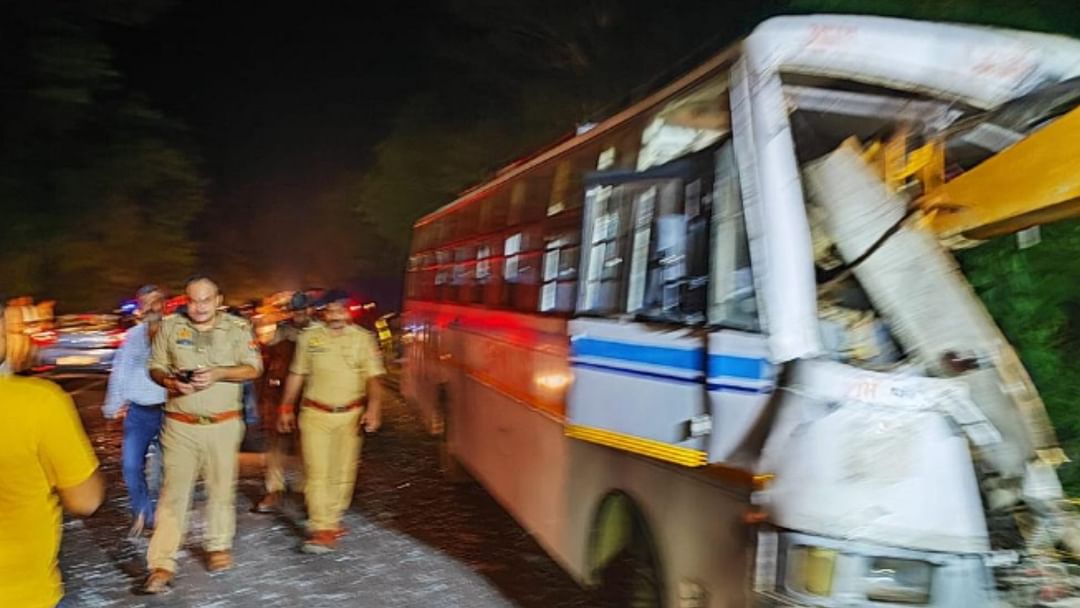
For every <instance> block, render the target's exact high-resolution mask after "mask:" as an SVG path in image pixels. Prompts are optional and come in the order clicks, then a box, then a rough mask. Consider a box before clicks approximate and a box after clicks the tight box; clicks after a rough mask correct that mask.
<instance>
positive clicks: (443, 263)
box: [434, 249, 453, 302]
mask: <svg viewBox="0 0 1080 608" xmlns="http://www.w3.org/2000/svg"><path fill="white" fill-rule="evenodd" d="M452 261H453V257H452V256H451V255H450V250H448V249H444V250H442V251H437V252H435V298H434V299H436V300H439V301H440V302H447V301H450V300H452V299H453V285H452V284H451V280H450V279H451V276H450V274H451V272H452V271H453V264H452V263H451V262H452Z"/></svg>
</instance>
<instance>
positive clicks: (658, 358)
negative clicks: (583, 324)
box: [570, 338, 705, 371]
mask: <svg viewBox="0 0 1080 608" xmlns="http://www.w3.org/2000/svg"><path fill="white" fill-rule="evenodd" d="M570 353H571V355H573V356H575V357H603V358H605V359H619V360H621V361H629V362H632V363H645V364H649V365H663V366H664V367H673V368H677V369H688V370H693V371H704V369H705V351H704V350H702V349H700V348H695V349H690V350H687V349H682V348H668V347H665V346H643V345H641V344H627V343H625V342H612V341H609V340H597V339H596V338H575V339H572V340H571V341H570Z"/></svg>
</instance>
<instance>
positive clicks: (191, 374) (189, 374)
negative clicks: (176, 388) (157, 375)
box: [176, 369, 195, 384]
mask: <svg viewBox="0 0 1080 608" xmlns="http://www.w3.org/2000/svg"><path fill="white" fill-rule="evenodd" d="M194 378H195V370H193V369H182V370H180V371H178V372H176V379H177V380H179V381H180V382H183V383H184V384H191V381H192V380H193V379H194Z"/></svg>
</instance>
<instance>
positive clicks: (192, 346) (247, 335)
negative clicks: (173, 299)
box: [150, 313, 262, 416]
mask: <svg viewBox="0 0 1080 608" xmlns="http://www.w3.org/2000/svg"><path fill="white" fill-rule="evenodd" d="M233 365H250V366H252V367H254V368H255V369H257V370H259V371H260V372H261V371H262V357H261V356H260V355H259V345H258V343H257V342H256V341H255V336H254V335H253V334H252V332H251V324H250V323H248V322H247V321H245V320H244V319H241V318H240V317H235V316H233V315H229V314H225V313H218V315H217V317H216V319H215V320H214V326H213V327H212V328H211V329H209V330H207V331H202V332H201V331H199V330H197V329H195V326H194V325H192V323H191V320H190V319H188V318H187V317H186V316H184V315H171V316H168V317H165V319H164V320H163V321H162V322H161V330H160V331H158V333H157V335H156V336H155V337H154V343H153V345H152V346H151V348H150V369H151V370H154V369H160V370H162V371H164V372H166V373H170V374H171V373H175V372H178V371H183V370H195V369H199V368H203V367H228V366H233ZM242 391H243V383H242V382H215V383H214V384H213V385H211V386H210V387H209V388H207V389H205V390H201V391H196V392H194V393H192V394H190V395H170V396H169V401H168V403H166V404H165V410H166V411H169V412H183V413H185V414H193V415H196V416H207V415H210V414H218V413H221V412H228V411H233V410H238V409H240V408H241V407H242V406H241V398H242Z"/></svg>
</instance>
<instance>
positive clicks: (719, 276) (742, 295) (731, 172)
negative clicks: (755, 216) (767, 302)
mask: <svg viewBox="0 0 1080 608" xmlns="http://www.w3.org/2000/svg"><path fill="white" fill-rule="evenodd" d="M712 237H713V238H712V241H713V247H712V260H711V266H712V278H711V281H710V289H709V323H710V324H712V325H721V326H725V327H733V328H737V329H745V330H748V331H760V330H761V326H760V322H759V319H758V312H757V300H756V299H755V295H754V274H753V269H752V268H751V266H750V251H749V246H748V243H747V237H746V223H745V221H744V216H743V206H742V192H741V190H740V189H739V173H738V165H737V164H736V162H735V153H734V150H733V148H732V144H731V141H730V140H729V141H727V142H726V143H725V144H724V145H723V146H721V148H720V149H719V150H718V151H717V153H716V181H715V185H714V187H713V215H712Z"/></svg>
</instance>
